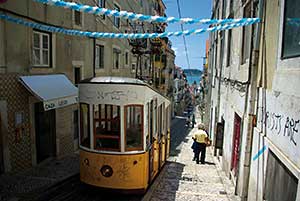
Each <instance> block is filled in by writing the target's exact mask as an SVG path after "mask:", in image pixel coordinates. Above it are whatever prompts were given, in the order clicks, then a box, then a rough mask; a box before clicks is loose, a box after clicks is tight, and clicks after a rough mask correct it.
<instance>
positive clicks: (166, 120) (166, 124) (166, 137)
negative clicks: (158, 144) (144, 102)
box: [165, 106, 170, 160]
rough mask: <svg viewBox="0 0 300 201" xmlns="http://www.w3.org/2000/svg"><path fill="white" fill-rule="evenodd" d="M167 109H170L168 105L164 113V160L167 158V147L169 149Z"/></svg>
mask: <svg viewBox="0 0 300 201" xmlns="http://www.w3.org/2000/svg"><path fill="white" fill-rule="evenodd" d="M169 110H170V107H169V106H168V107H167V108H166V113H165V118H166V119H165V126H166V127H165V132H166V135H165V160H167V158H168V149H169V136H168V135H169V133H168V130H169V115H170V114H169Z"/></svg>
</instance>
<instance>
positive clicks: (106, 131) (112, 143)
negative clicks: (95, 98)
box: [93, 104, 121, 151]
mask: <svg viewBox="0 0 300 201" xmlns="http://www.w3.org/2000/svg"><path fill="white" fill-rule="evenodd" d="M93 109H94V148H95V149H97V150H112V151H120V133H121V132H120V106H116V105H104V104H102V105H94V107H93Z"/></svg>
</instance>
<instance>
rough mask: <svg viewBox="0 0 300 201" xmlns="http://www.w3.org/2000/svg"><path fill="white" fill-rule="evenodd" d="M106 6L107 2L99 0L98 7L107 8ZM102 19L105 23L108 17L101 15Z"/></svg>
mask: <svg viewBox="0 0 300 201" xmlns="http://www.w3.org/2000/svg"><path fill="white" fill-rule="evenodd" d="M102 3H103V5H102ZM105 4H106V0H98V2H97V6H98V7H100V8H105ZM100 18H101V20H103V21H104V20H105V19H106V16H105V15H101V16H100Z"/></svg>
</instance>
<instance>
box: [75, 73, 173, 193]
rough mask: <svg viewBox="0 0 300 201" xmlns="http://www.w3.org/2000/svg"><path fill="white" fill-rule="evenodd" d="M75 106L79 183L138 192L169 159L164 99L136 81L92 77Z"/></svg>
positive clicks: (82, 85)
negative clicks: (78, 149)
mask: <svg viewBox="0 0 300 201" xmlns="http://www.w3.org/2000/svg"><path fill="white" fill-rule="evenodd" d="M79 102H80V179H81V181H82V182H84V183H87V184H90V185H94V186H98V187H103V188H110V189H120V190H134V191H139V192H140V191H141V192H144V191H145V190H146V189H147V187H148V185H149V184H150V183H151V181H153V179H154V178H155V176H156V175H157V174H158V173H159V171H160V169H161V168H162V166H163V165H164V163H165V161H166V158H168V156H169V149H170V118H171V117H170V114H171V108H170V107H171V106H170V101H169V100H168V98H166V97H165V96H163V95H161V94H160V93H159V92H157V91H156V90H155V89H153V88H152V87H150V86H149V85H148V84H146V83H145V82H143V81H141V80H138V79H132V78H123V77H95V78H90V79H86V80H83V81H82V82H81V83H80V84H79Z"/></svg>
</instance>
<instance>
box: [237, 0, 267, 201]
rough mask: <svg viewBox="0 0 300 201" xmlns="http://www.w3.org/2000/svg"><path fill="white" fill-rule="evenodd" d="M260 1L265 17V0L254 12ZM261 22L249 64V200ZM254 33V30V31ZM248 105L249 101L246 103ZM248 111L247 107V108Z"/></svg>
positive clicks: (245, 191)
mask: <svg viewBox="0 0 300 201" xmlns="http://www.w3.org/2000/svg"><path fill="white" fill-rule="evenodd" d="M257 1H259V2H258V17H259V18H260V19H262V17H263V14H264V13H263V10H264V9H263V8H264V0H256V1H254V2H252V3H253V6H252V8H253V14H252V16H254V15H255V10H254V5H255V3H257ZM261 23H263V22H260V23H259V24H257V26H256V29H255V38H254V39H253V40H254V41H253V43H252V47H253V48H251V51H252V52H251V57H250V58H251V60H250V64H249V77H248V81H249V87H250V90H249V110H248V128H247V138H246V139H247V141H246V147H245V160H244V177H243V178H244V182H243V183H244V185H243V191H242V199H241V200H242V201H247V200H248V188H249V178H250V166H251V160H252V157H251V153H252V141H253V127H254V121H255V119H254V116H255V112H256V111H255V103H256V98H257V90H256V88H257V80H256V79H257V68H258V59H259V46H260V36H261ZM253 33H254V32H253ZM246 105H248V103H246ZM245 109H246V111H247V107H246V108H245Z"/></svg>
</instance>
